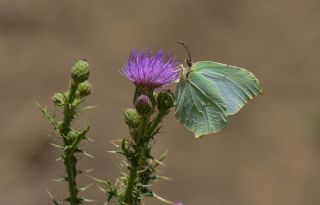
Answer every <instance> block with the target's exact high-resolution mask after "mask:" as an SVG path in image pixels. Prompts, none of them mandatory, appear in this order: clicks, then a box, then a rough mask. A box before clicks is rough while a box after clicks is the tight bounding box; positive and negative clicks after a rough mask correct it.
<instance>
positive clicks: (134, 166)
mask: <svg viewBox="0 0 320 205" xmlns="http://www.w3.org/2000/svg"><path fill="white" fill-rule="evenodd" d="M147 122H148V118H145V119H143V120H142V122H141V126H140V129H139V132H138V136H137V141H136V146H137V147H136V150H135V153H136V158H135V160H133V161H132V162H131V169H130V171H129V178H128V182H127V188H126V190H125V194H124V202H125V203H127V204H129V205H136V204H138V202H135V201H134V197H133V191H134V187H135V184H136V180H137V176H138V175H137V172H138V170H139V168H140V167H141V165H142V164H141V156H142V155H143V153H144V146H145V144H146V143H145V142H144V136H145V133H146V127H147V124H148V123H147Z"/></svg>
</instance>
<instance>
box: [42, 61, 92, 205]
mask: <svg viewBox="0 0 320 205" xmlns="http://www.w3.org/2000/svg"><path fill="white" fill-rule="evenodd" d="M89 72H90V70H89V64H88V63H87V62H86V61H84V60H81V61H78V62H77V63H76V64H75V65H74V66H73V68H72V72H71V77H72V80H71V82H70V87H69V90H68V91H67V92H65V93H57V94H55V95H54V96H53V98H52V101H53V103H54V104H55V105H56V106H59V107H62V108H63V119H62V121H59V120H58V119H56V118H55V117H53V116H51V115H50V114H49V113H48V112H47V110H46V108H43V107H41V106H40V105H39V107H40V109H41V111H42V112H43V113H44V115H45V116H46V117H47V119H48V120H49V122H50V124H51V125H53V128H54V131H55V132H56V133H57V134H58V135H59V136H60V138H61V139H62V141H63V146H62V159H63V161H64V166H65V170H66V174H67V176H66V177H64V180H65V181H67V183H68V190H69V196H68V197H67V198H66V199H65V201H67V202H69V203H70V204H71V205H79V204H83V202H84V201H85V200H86V199H84V198H81V197H79V196H78V193H79V191H80V189H79V188H78V186H77V180H76V178H77V175H78V174H80V173H81V171H80V170H78V169H77V162H78V159H77V157H76V154H78V153H82V154H86V153H85V152H84V151H83V150H82V149H80V148H79V145H80V143H81V141H82V140H84V139H87V137H86V135H87V133H88V131H89V127H87V128H85V129H84V130H82V131H77V130H75V129H73V128H72V127H71V123H72V121H73V120H74V119H75V118H76V117H77V116H78V115H79V110H80V104H81V103H82V102H83V101H84V99H85V97H86V96H87V95H89V94H90V93H91V85H90V83H89V82H88V81H87V80H88V78H89ZM53 202H54V204H63V202H57V201H56V200H54V199H53Z"/></svg>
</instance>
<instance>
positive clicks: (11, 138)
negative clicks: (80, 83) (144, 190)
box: [0, 0, 320, 205]
mask: <svg viewBox="0 0 320 205" xmlns="http://www.w3.org/2000/svg"><path fill="white" fill-rule="evenodd" d="M319 10H320V2H319V1H318V0H305V1H301V0H269V1H264V0H234V1H231V0H198V1H196V0H193V1H191V0H190V1H182V0H180V1H179V0H162V1H152V0H149V1H147V0H145V1H142V0H136V1H120V0H118V1H115V0H113V1H111V0H104V1H102V0H96V1H81V0H68V1H50V0H33V1H30V0H29V1H27V0H0V84H1V86H0V93H1V103H0V105H1V115H0V119H1V124H0V126H1V127H0V148H1V149H0V160H1V161H0V162H1V163H0V204H1V205H20V204H23V205H44V204H51V201H50V200H49V197H48V196H47V194H46V191H45V190H46V189H49V190H50V191H51V192H52V193H53V194H54V196H55V197H56V198H60V199H61V198H63V197H64V196H65V187H66V186H65V184H63V183H54V182H52V179H54V178H57V177H61V176H63V174H64V170H63V167H62V163H61V162H55V161H54V160H55V158H56V157H58V155H59V152H58V151H57V150H56V149H55V148H53V147H51V146H50V145H49V144H48V142H54V141H55V140H54V139H55V138H54V137H48V134H50V133H51V128H50V127H49V126H48V124H47V122H46V120H45V118H44V117H43V116H42V114H41V113H40V112H39V110H38V108H37V107H36V105H35V101H38V102H40V103H41V104H46V105H48V106H49V108H50V110H51V111H53V112H56V113H58V112H59V111H57V110H54V109H53V106H52V103H51V100H50V99H51V96H52V95H53V93H55V92H56V91H62V90H65V89H66V87H67V85H68V78H69V71H70V68H71V66H72V64H73V63H74V62H75V61H76V60H77V59H80V58H86V59H88V60H89V62H90V63H91V65H92V75H91V82H92V84H93V86H94V93H93V94H92V95H91V96H90V97H89V99H88V101H87V104H90V105H98V106H99V107H98V108H97V109H94V110H91V111H88V112H86V113H85V115H83V116H82V120H81V122H80V123H79V124H78V126H81V125H84V124H87V123H90V124H91V125H92V130H91V136H92V138H94V139H95V142H94V143H91V142H86V143H85V144H84V145H83V147H84V148H85V149H87V150H88V152H89V153H91V154H92V155H94V156H95V157H96V158H95V159H87V158H83V159H82V160H81V162H80V167H81V168H83V169H90V168H95V171H94V172H92V173H91V175H92V176H96V177H100V178H104V179H106V178H110V179H113V178H114V177H116V176H118V171H119V168H118V163H117V161H116V156H114V155H111V154H109V153H107V152H106V151H107V150H111V149H113V147H112V145H111V144H110V143H109V141H110V140H114V139H118V138H120V137H123V136H125V135H127V130H126V128H125V125H124V122H123V116H122V115H123V110H124V109H125V108H127V107H129V106H131V98H132V93H133V85H132V84H130V83H129V82H128V81H127V80H126V79H125V78H124V77H122V76H121V75H120V74H119V69H120V68H121V66H122V64H123V63H124V62H125V60H126V59H127V56H128V53H129V51H130V50H131V49H133V48H139V49H140V48H148V47H150V48H152V49H153V50H157V49H158V48H164V49H167V50H169V51H172V52H174V53H176V55H177V56H178V58H180V59H183V58H184V57H185V56H186V54H185V52H184V50H183V49H182V48H181V47H179V45H178V44H177V43H176V42H177V41H178V40H180V41H185V42H187V43H188V45H189V46H190V48H191V51H192V55H193V59H194V60H196V61H197V60H214V61H218V62H224V63H228V64H233V65H238V66H242V67H245V68H248V69H249V70H251V71H252V72H253V73H255V74H256V76H257V77H258V78H259V79H260V81H261V82H262V84H263V85H264V90H265V94H264V95H262V96H259V97H257V98H256V99H255V100H254V101H253V102H251V103H249V104H248V105H247V106H246V107H245V108H244V109H243V110H242V111H241V112H240V113H239V114H238V115H236V116H234V117H232V119H231V123H230V125H229V126H228V127H227V128H226V129H225V130H224V131H223V132H221V133H218V134H216V135H212V136H207V137H206V138H203V139H200V140H195V139H194V137H193V135H192V133H190V132H188V131H187V130H186V129H184V128H183V127H182V126H181V125H179V124H178V123H176V122H175V119H174V117H173V115H172V114H171V115H170V117H169V118H167V119H166V121H165V126H164V129H163V131H164V133H163V134H161V135H160V136H159V137H158V139H157V143H156V146H155V153H156V154H158V155H160V154H161V152H162V151H165V150H167V149H168V150H169V155H168V157H167V159H166V164H167V166H166V167H163V168H162V171H163V174H165V175H166V176H169V177H171V178H173V179H174V181H162V182H160V183H157V184H156V185H155V186H154V188H153V189H154V190H156V191H157V192H158V193H159V194H160V195H162V196H165V197H166V198H168V199H170V200H173V201H177V200H179V201H182V202H184V205H206V204H208V205H270V204H272V205H302V204H303V205H318V204H320V195H319V191H320V177H319V173H320V159H319V158H320V111H319V103H320V102H319V101H320V95H319V85H320V83H319V74H320V68H319V54H320V46H319V45H320V27H319V20H320V13H319ZM79 180H80V182H79V183H80V184H81V185H83V186H84V185H86V184H88V183H90V182H92V180H90V179H89V177H88V176H86V175H83V176H81V178H80V179H79ZM83 195H84V196H86V197H88V198H96V199H97V200H98V201H97V202H96V203H94V204H103V202H104V199H105V198H104V195H103V193H102V192H100V191H99V190H98V188H97V187H96V186H92V187H91V188H90V189H89V191H87V192H84V193H83ZM147 204H149V205H150V204H153V205H158V204H159V205H160V204H162V203H160V202H158V201H156V200H148V201H147Z"/></svg>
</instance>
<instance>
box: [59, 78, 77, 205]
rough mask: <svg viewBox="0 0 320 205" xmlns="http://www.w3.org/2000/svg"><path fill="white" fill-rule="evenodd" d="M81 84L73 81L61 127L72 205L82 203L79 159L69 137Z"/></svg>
mask: <svg viewBox="0 0 320 205" xmlns="http://www.w3.org/2000/svg"><path fill="white" fill-rule="evenodd" d="M78 85H79V84H75V83H72V84H71V87H70V91H69V95H68V96H67V102H66V103H65V105H64V118H63V123H62V128H61V131H60V133H61V135H62V138H63V142H64V147H65V148H66V149H65V151H64V165H65V169H66V172H67V177H66V180H67V181H68V186H69V194H70V197H69V198H68V201H69V202H70V204H71V205H78V204H80V203H81V202H80V200H79V199H78V189H77V183H76V175H77V170H76V163H77V159H76V157H75V156H74V149H73V148H72V141H70V139H69V138H68V135H69V133H70V124H71V121H72V119H73V117H74V112H75V109H76V108H75V107H74V106H73V105H72V103H73V101H74V99H75V97H76V96H75V95H76V91H77V88H78Z"/></svg>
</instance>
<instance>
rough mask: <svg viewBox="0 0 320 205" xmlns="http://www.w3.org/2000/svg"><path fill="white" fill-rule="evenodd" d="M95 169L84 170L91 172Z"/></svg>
mask: <svg viewBox="0 0 320 205" xmlns="http://www.w3.org/2000/svg"><path fill="white" fill-rule="evenodd" d="M94 170H95V169H87V170H86V171H84V172H85V173H90V172H93V171H94Z"/></svg>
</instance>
